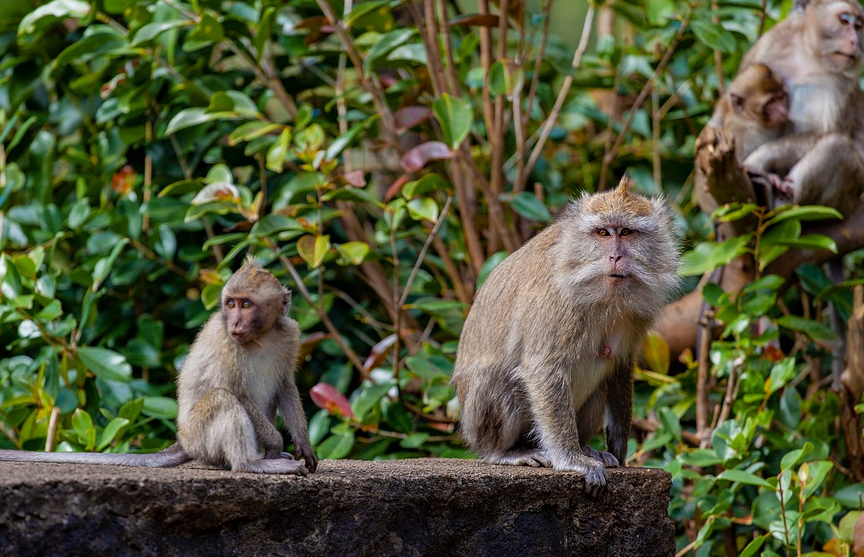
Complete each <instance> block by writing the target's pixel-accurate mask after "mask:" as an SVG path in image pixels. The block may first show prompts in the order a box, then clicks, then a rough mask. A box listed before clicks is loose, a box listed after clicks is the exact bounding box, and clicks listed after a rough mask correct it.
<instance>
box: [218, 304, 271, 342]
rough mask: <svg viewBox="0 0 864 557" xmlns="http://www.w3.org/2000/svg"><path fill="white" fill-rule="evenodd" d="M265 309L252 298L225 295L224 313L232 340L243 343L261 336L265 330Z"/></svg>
mask: <svg viewBox="0 0 864 557" xmlns="http://www.w3.org/2000/svg"><path fill="white" fill-rule="evenodd" d="M265 309H266V308H264V307H263V306H262V305H259V304H257V303H256V300H254V299H252V298H245V297H239V296H237V297H235V296H231V295H227V296H224V297H223V299H222V313H223V315H224V316H225V327H226V329H227V330H228V336H230V337H231V340H233V341H234V342H236V343H237V344H240V345H243V344H246V343H247V342H249V341H252V340H255V339H257V338H258V337H259V336H261V334H262V333H264V332H265V330H264V328H265V325H266V319H265V316H266V311H265Z"/></svg>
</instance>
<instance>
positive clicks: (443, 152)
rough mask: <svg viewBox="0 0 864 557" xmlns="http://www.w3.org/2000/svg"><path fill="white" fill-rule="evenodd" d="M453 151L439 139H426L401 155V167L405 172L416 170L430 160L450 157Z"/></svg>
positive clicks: (453, 153) (453, 155) (453, 154)
mask: <svg viewBox="0 0 864 557" xmlns="http://www.w3.org/2000/svg"><path fill="white" fill-rule="evenodd" d="M455 156H456V152H455V151H451V150H450V147H448V146H447V145H446V144H444V143H442V142H440V141H427V142H426V143H421V144H420V145H418V146H417V147H414V148H413V149H411V150H410V151H408V152H407V153H405V154H404V155H403V156H402V169H403V170H404V171H405V172H417V171H418V170H420V169H422V168H424V167H425V166H426V165H427V164H428V163H429V162H430V161H440V160H446V159H452V158H453V157H455Z"/></svg>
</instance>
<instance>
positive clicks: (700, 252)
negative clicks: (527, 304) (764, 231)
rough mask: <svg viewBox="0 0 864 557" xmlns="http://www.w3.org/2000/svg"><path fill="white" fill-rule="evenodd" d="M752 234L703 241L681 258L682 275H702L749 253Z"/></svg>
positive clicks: (680, 271)
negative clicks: (721, 239)
mask: <svg viewBox="0 0 864 557" xmlns="http://www.w3.org/2000/svg"><path fill="white" fill-rule="evenodd" d="M752 237H753V235H752V234H742V235H741V236H733V237H732V238H729V239H728V240H726V241H725V242H723V243H721V244H718V243H716V242H702V243H701V244H699V245H697V246H696V248H695V249H693V250H691V251H688V252H687V253H685V254H684V257H682V258H681V269H680V270H679V271H678V274H680V275H681V276H685V277H686V276H693V275H702V274H704V273H707V272H709V271H713V270H714V269H716V268H717V267H721V266H723V265H726V264H727V263H729V262H730V261H732V260H733V259H735V258H736V257H738V256H739V255H743V254H745V253H747V245H748V244H749V243H750V240H751V238H752Z"/></svg>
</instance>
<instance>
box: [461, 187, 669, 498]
mask: <svg viewBox="0 0 864 557" xmlns="http://www.w3.org/2000/svg"><path fill="white" fill-rule="evenodd" d="M678 263H679V255H678V249H677V247H676V240H675V235H674V233H673V226H672V213H671V210H670V209H669V208H668V206H667V205H665V203H664V202H663V201H661V200H657V199H655V200H649V199H647V198H645V197H642V196H641V195H638V194H635V193H633V192H631V191H630V186H629V184H628V183H627V178H625V179H624V180H622V181H621V184H620V185H619V186H618V188H617V189H615V190H614V191H610V192H605V193H600V194H596V195H587V194H586V195H583V196H582V197H581V198H580V199H579V200H577V201H575V202H573V203H572V204H571V205H570V206H568V207H567V209H566V210H565V212H564V214H563V215H562V217H561V218H560V219H559V220H558V221H557V222H556V223H555V224H553V225H551V226H550V227H548V228H547V229H546V230H544V231H543V232H541V233H540V234H538V235H537V236H536V237H534V238H533V239H532V240H531V241H529V242H528V243H527V244H525V245H524V246H523V247H522V248H520V249H518V250H517V251H515V252H514V253H513V254H511V255H510V256H509V257H508V258H507V259H505V260H504V261H503V262H502V263H501V264H500V265H498V267H496V268H495V270H494V271H493V272H492V274H491V275H490V276H489V278H488V279H487V280H486V283H485V284H484V285H483V288H482V289H481V290H480V292H479V294H478V295H477V299H476V300H475V301H474V305H473V307H472V308H471V311H470V312H469V314H468V318H467V320H466V321H465V327H464V329H463V331H462V337H461V339H460V341H459V350H458V353H457V356H456V365H455V368H454V371H453V382H454V384H455V386H456V391H457V394H458V396H459V400H460V401H461V406H462V420H461V426H460V431H461V434H462V437H463V438H464V439H465V441H466V443H467V444H468V446H469V447H470V448H471V449H473V450H474V451H476V452H477V453H479V455H480V456H481V458H482V459H483V460H484V461H485V462H487V463H490V464H509V465H527V466H546V467H552V468H555V469H559V470H573V471H577V472H580V473H582V474H584V475H585V482H586V487H587V488H588V491H589V492H590V493H591V494H596V493H598V492H599V491H601V490H602V489H603V488H604V487H605V485H606V471H605V470H604V466H618V465H623V464H624V463H625V458H626V456H627V438H628V436H629V432H630V422H631V418H632V400H633V365H634V360H635V357H636V355H637V354H638V353H639V352H640V351H641V349H642V345H643V342H644V339H645V335H646V332H647V330H648V327H650V326H651V324H652V323H653V322H654V319H655V318H656V317H657V315H658V313H659V312H660V309H661V308H662V307H663V305H664V304H665V302H666V301H667V298H668V296H669V294H670V293H671V292H672V291H673V290H674V289H675V288H676V285H677V283H678V279H677V269H678ZM604 416H605V417H606V418H607V424H606V445H607V449H608V452H606V451H598V450H595V449H593V448H591V447H590V446H588V444H587V443H588V439H589V437H590V436H591V435H592V434H594V433H595V432H597V430H598V429H599V428H600V426H601V424H602V423H603V421H604Z"/></svg>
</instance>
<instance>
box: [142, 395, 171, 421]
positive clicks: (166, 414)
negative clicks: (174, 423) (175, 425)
mask: <svg viewBox="0 0 864 557" xmlns="http://www.w3.org/2000/svg"><path fill="white" fill-rule="evenodd" d="M141 412H143V413H144V414H146V415H147V416H151V417H154V418H162V419H166V420H174V419H177V401H176V400H174V399H173V398H168V397H167V396H145V397H144V405H143V407H142V409H141Z"/></svg>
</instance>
